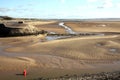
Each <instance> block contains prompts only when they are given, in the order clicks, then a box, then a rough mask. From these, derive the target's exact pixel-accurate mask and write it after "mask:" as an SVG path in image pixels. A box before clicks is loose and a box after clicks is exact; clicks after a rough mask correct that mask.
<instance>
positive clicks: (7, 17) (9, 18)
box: [0, 16, 14, 20]
mask: <svg viewBox="0 0 120 80" xmlns="http://www.w3.org/2000/svg"><path fill="white" fill-rule="evenodd" d="M0 19H3V20H12V19H14V18H12V17H9V16H0Z"/></svg>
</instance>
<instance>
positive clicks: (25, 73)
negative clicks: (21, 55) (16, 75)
mask: <svg viewBox="0 0 120 80" xmlns="http://www.w3.org/2000/svg"><path fill="white" fill-rule="evenodd" d="M23 75H24V77H26V75H27V71H26V69H24V71H23Z"/></svg>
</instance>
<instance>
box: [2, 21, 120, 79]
mask: <svg viewBox="0 0 120 80" xmlns="http://www.w3.org/2000/svg"><path fill="white" fill-rule="evenodd" d="M57 23H58V22H56V21H55V22H53V21H51V22H36V23H35V22H34V23H33V22H28V23H27V24H29V25H33V24H34V25H33V26H35V27H37V28H38V29H42V30H47V31H50V32H55V33H62V34H63V33H64V34H66V32H65V30H64V28H61V27H59V25H58V24H57ZM119 23H120V22H116V23H115V22H113V24H112V23H109V22H106V23H102V22H83V23H82V22H77V23H75V22H65V25H67V26H69V27H70V28H71V29H73V30H74V31H76V32H101V33H102V32H119V31H120V29H119V27H118V25H119ZM102 24H104V26H103V25H102ZM9 25H10V24H8V26H9ZM53 25H54V26H53ZM96 25H102V27H96ZM105 25H107V26H105ZM108 25H110V26H109V28H108ZM113 25H114V26H113ZM83 26H84V27H83ZM89 26H90V27H89ZM107 30H108V31H107ZM46 36H47V35H41V34H40V35H31V36H22V37H20V36H19V37H5V38H4V37H1V38H0V79H2V80H8V79H9V77H11V79H12V80H17V79H20V80H30V79H36V78H39V77H45V78H51V77H59V76H63V75H66V74H68V75H74V74H83V73H98V72H112V71H119V70H120V35H119V34H113V35H104V36H100V35H92V36H82V37H73V38H72V37H71V38H67V39H57V40H51V41H47V40H45V37H46ZM24 69H26V70H27V72H28V75H27V77H26V78H24V76H23V75H22V73H23V70H24ZM5 76H8V77H5Z"/></svg>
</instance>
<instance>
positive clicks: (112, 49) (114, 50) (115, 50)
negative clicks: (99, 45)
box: [109, 48, 118, 53]
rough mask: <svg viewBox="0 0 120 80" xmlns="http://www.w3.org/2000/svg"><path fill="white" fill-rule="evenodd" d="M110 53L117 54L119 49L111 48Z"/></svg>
mask: <svg viewBox="0 0 120 80" xmlns="http://www.w3.org/2000/svg"><path fill="white" fill-rule="evenodd" d="M109 51H110V52H113V53H115V52H118V49H116V48H110V49H109Z"/></svg>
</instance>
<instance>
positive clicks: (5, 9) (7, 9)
mask: <svg viewBox="0 0 120 80" xmlns="http://www.w3.org/2000/svg"><path fill="white" fill-rule="evenodd" d="M10 10H11V9H9V8H0V12H8V11H10Z"/></svg>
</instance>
